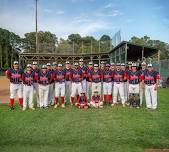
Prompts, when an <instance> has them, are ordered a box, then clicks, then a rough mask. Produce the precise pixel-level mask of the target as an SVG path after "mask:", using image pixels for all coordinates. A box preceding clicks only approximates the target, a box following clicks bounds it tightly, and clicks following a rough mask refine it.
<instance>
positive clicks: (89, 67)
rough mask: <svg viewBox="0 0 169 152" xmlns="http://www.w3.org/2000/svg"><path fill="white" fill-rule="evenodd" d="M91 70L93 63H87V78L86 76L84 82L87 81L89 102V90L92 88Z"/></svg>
mask: <svg viewBox="0 0 169 152" xmlns="http://www.w3.org/2000/svg"><path fill="white" fill-rule="evenodd" d="M92 70H93V62H89V64H88V69H87V76H86V81H87V97H88V99H89V100H90V97H89V94H90V92H91V88H92V82H91V80H90V75H91V72H92Z"/></svg>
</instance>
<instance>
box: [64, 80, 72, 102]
mask: <svg viewBox="0 0 169 152" xmlns="http://www.w3.org/2000/svg"><path fill="white" fill-rule="evenodd" d="M65 88H66V89H65V97H66V99H67V100H68V99H69V97H70V94H71V89H72V82H71V81H65Z"/></svg>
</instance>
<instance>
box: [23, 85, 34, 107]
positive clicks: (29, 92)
mask: <svg viewBox="0 0 169 152" xmlns="http://www.w3.org/2000/svg"><path fill="white" fill-rule="evenodd" d="M33 90H34V89H33V85H31V86H27V85H24V86H23V109H26V107H27V105H29V108H33Z"/></svg>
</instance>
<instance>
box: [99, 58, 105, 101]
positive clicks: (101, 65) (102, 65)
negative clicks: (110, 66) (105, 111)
mask: <svg viewBox="0 0 169 152" xmlns="http://www.w3.org/2000/svg"><path fill="white" fill-rule="evenodd" d="M104 69H105V62H104V61H101V63H100V71H101V73H103V71H104ZM100 95H101V100H102V101H103V81H101V94H100Z"/></svg>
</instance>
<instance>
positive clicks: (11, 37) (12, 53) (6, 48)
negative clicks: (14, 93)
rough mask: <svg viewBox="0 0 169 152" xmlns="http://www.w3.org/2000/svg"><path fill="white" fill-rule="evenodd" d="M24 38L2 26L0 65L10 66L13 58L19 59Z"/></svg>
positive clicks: (0, 34) (0, 32) (0, 33)
mask: <svg viewBox="0 0 169 152" xmlns="http://www.w3.org/2000/svg"><path fill="white" fill-rule="evenodd" d="M21 46H22V39H21V38H20V37H19V36H18V35H16V34H15V33H13V32H10V31H8V30H6V29H2V28H0V60H1V61H0V63H1V64H0V66H1V68H2V67H9V66H10V65H12V62H13V59H16V60H18V53H19V51H20V48H21Z"/></svg>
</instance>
